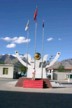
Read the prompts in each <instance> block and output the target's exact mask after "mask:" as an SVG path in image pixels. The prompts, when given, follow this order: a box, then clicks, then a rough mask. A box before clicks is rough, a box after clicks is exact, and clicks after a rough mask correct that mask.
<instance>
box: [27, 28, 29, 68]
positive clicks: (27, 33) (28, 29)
mask: <svg viewBox="0 0 72 108" xmlns="http://www.w3.org/2000/svg"><path fill="white" fill-rule="evenodd" d="M28 38H29V29H28V30H27V62H28V48H29V47H28V45H29V44H28ZM27 68H28V63H27Z"/></svg>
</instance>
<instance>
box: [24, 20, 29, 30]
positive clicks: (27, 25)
mask: <svg viewBox="0 0 72 108" xmlns="http://www.w3.org/2000/svg"><path fill="white" fill-rule="evenodd" d="M28 29H29V20H28V22H27V24H26V27H25V31H27V30H28Z"/></svg>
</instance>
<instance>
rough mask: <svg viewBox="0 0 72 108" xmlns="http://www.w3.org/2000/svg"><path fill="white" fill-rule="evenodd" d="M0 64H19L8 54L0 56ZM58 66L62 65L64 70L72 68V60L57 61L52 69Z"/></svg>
mask: <svg viewBox="0 0 72 108" xmlns="http://www.w3.org/2000/svg"><path fill="white" fill-rule="evenodd" d="M1 63H4V64H13V65H14V66H18V65H19V64H20V62H19V61H18V59H17V58H16V57H14V56H13V55H8V54H5V55H0V64H1ZM60 65H63V66H64V68H72V58H71V59H65V60H62V61H61V62H58V61H57V62H56V63H55V64H54V65H53V66H52V67H53V68H58V67H59V66H60Z"/></svg>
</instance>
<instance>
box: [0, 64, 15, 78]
mask: <svg viewBox="0 0 72 108" xmlns="http://www.w3.org/2000/svg"><path fill="white" fill-rule="evenodd" d="M3 68H8V74H7V75H6V74H3ZM13 72H14V66H13V65H11V64H0V77H1V78H13Z"/></svg>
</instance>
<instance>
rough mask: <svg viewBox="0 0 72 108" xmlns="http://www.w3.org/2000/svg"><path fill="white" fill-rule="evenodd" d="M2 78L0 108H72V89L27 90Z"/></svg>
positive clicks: (0, 81)
mask: <svg viewBox="0 0 72 108" xmlns="http://www.w3.org/2000/svg"><path fill="white" fill-rule="evenodd" d="M16 81H17V80H13V79H1V78H0V108H72V88H49V89H25V88H22V87H15V83H16Z"/></svg>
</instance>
